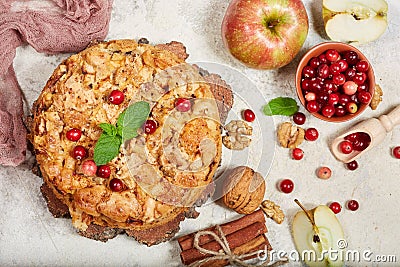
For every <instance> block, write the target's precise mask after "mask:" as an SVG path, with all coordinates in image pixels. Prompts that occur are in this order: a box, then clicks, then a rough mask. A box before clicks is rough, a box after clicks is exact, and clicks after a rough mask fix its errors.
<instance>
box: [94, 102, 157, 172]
mask: <svg viewBox="0 0 400 267" xmlns="http://www.w3.org/2000/svg"><path fill="white" fill-rule="evenodd" d="M149 114H150V105H149V103H147V102H144V101H139V102H136V103H134V104H132V105H130V106H129V107H128V108H127V109H125V111H124V112H122V113H121V114H120V115H119V116H118V120H117V124H116V125H115V126H114V125H112V124H109V123H100V124H99V127H100V128H101V129H102V130H103V133H102V134H101V135H100V138H99V140H97V143H96V146H95V147H94V155H93V160H94V162H95V163H96V165H97V166H100V165H104V164H107V163H108V162H110V161H111V160H113V159H114V158H115V157H116V156H117V155H118V154H119V149H120V147H121V144H122V143H123V142H125V141H126V140H129V139H132V138H135V137H136V136H138V133H137V130H138V129H139V128H140V127H142V125H143V123H144V122H145V121H146V119H147V117H148V116H149Z"/></svg>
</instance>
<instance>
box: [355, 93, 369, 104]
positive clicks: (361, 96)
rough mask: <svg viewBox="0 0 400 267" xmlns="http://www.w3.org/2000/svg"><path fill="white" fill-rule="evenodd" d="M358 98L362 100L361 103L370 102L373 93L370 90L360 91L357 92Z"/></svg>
mask: <svg viewBox="0 0 400 267" xmlns="http://www.w3.org/2000/svg"><path fill="white" fill-rule="evenodd" d="M357 99H358V101H360V103H363V104H369V102H370V101H371V99H372V95H371V93H370V92H367V91H359V92H358V93H357Z"/></svg>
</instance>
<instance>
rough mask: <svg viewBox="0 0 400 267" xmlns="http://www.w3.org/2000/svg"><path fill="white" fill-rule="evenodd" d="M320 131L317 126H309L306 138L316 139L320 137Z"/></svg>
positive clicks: (309, 139)
mask: <svg viewBox="0 0 400 267" xmlns="http://www.w3.org/2000/svg"><path fill="white" fill-rule="evenodd" d="M318 136H319V133H318V130H317V129H315V128H308V129H307V130H306V132H305V134H304V138H305V139H306V140H307V141H315V140H317V139H318Z"/></svg>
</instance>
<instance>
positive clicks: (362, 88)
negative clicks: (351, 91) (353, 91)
mask: <svg viewBox="0 0 400 267" xmlns="http://www.w3.org/2000/svg"><path fill="white" fill-rule="evenodd" d="M357 91H369V86H368V84H367V83H363V84H359V85H358V88H357Z"/></svg>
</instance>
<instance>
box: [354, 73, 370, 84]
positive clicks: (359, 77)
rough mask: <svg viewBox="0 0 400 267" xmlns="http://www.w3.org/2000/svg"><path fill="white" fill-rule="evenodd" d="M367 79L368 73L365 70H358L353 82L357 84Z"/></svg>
mask: <svg viewBox="0 0 400 267" xmlns="http://www.w3.org/2000/svg"><path fill="white" fill-rule="evenodd" d="M366 80H367V74H365V73H364V72H357V73H356V75H354V77H353V82H355V83H356V84H357V85H361V84H363V83H364V82H365V81H366Z"/></svg>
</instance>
